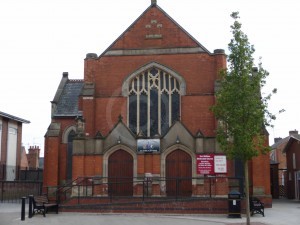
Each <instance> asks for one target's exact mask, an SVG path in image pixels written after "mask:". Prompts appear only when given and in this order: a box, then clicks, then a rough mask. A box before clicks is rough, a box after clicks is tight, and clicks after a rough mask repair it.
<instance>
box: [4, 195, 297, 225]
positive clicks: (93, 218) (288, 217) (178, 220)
mask: <svg viewBox="0 0 300 225" xmlns="http://www.w3.org/2000/svg"><path fill="white" fill-rule="evenodd" d="M299 215H300V201H292V200H274V201H273V207H272V208H267V209H265V217H263V216H261V215H254V216H253V217H251V224H252V225H287V224H288V225H299V224H300V220H299ZM19 224H20V225H26V224H30V225H35V224H36V225H46V224H47V225H48V224H51V225H60V224H64V225H82V224H87V225H102V224H103V225H107V224H109V225H119V224H122V225H156V224H159V225H182V224H188V225H196V224H197V225H242V224H243V225H244V224H246V218H245V215H242V218H227V215H211V214H210V215H203V214H196V215H195V214H192V215H178V214H172V215H166V214H116V213H111V214H110V213H106V214H97V213H67V212H62V213H59V214H55V213H49V214H47V215H46V217H43V216H42V215H35V216H34V217H32V218H28V204H27V205H26V218H25V220H24V221H21V204H11V203H0V225H19Z"/></svg>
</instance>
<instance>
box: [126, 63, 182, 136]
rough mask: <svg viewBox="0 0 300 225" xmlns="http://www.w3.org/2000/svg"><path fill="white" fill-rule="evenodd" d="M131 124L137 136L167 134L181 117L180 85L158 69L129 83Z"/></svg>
mask: <svg viewBox="0 0 300 225" xmlns="http://www.w3.org/2000/svg"><path fill="white" fill-rule="evenodd" d="M128 86H129V87H128V124H129V128H130V129H131V130H132V131H133V133H135V134H139V133H140V132H142V133H143V134H144V135H146V136H147V137H153V136H154V135H156V134H159V135H164V134H165V133H166V132H167V131H168V129H169V127H170V126H171V125H172V123H173V122H174V121H176V120H179V118H180V83H179V81H178V80H177V79H176V78H175V77H174V76H172V75H171V74H170V73H168V72H166V71H164V70H163V69H160V68H157V67H155V66H153V67H151V68H148V69H146V70H144V71H143V72H140V73H138V74H137V75H136V76H135V77H133V78H132V79H131V80H130V82H129V83H128Z"/></svg>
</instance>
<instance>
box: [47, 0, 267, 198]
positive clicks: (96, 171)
mask: <svg viewBox="0 0 300 225" xmlns="http://www.w3.org/2000/svg"><path fill="white" fill-rule="evenodd" d="M224 68H226V55H225V53H224V50H222V49H216V50H215V51H214V52H213V53H211V52H209V51H208V50H207V49H206V48H205V47H204V46H202V45H201V44H200V43H199V42H198V41H197V40H195V39H194V38H193V37H192V36H191V35H190V34H189V33H188V32H187V31H185V30H184V29H183V28H182V27H181V26H180V25H179V24H178V23H177V22H176V21H174V20H173V19H172V18H171V17H170V16H169V15H168V14H167V13H166V12H165V11H164V10H163V9H161V8H160V7H159V6H158V5H157V4H156V3H155V1H153V2H152V4H151V6H149V7H148V8H147V9H146V10H145V11H144V12H143V13H142V14H141V16H140V17H139V18H137V19H136V20H135V21H134V22H133V23H132V24H131V25H130V26H129V27H128V28H127V29H126V30H125V31H124V32H123V34H121V35H120V36H119V37H118V38H117V39H116V40H115V41H114V42H113V43H112V44H111V45H110V46H109V47H108V48H107V49H106V50H105V51H104V52H103V53H102V54H101V55H99V56H98V55H97V54H95V53H88V54H87V55H86V58H85V60H84V77H83V79H82V80H72V79H69V76H68V73H67V72H64V73H63V76H62V79H61V82H60V84H59V87H58V89H57V91H56V94H55V97H54V99H53V101H52V102H51V104H52V114H51V116H52V118H51V123H50V125H49V128H48V130H47V132H46V135H45V162H44V164H45V165H44V186H45V187H56V186H58V185H62V184H65V183H68V182H70V181H74V180H76V179H77V178H79V177H98V178H99V177H101V178H103V180H105V181H106V182H110V181H113V182H114V181H116V180H117V179H118V181H120V180H121V181H128V180H129V181H130V182H127V183H129V186H128V187H127V188H124V190H123V191H122V190H115V191H116V192H118V191H120V193H119V194H120V195H139V194H140V193H139V190H138V188H136V187H135V182H137V181H142V180H144V179H145V177H151V179H153V181H154V180H155V179H157V180H160V181H159V182H156V183H155V182H153V183H152V185H153V186H152V195H154V196H172V195H174V191H175V186H174V183H172V182H171V181H170V180H172V179H173V178H182V179H185V180H186V181H185V182H184V184H183V185H182V189H181V190H180V193H181V194H182V195H184V196H200V195H201V193H202V192H201V187H202V186H204V185H205V183H204V181H201V178H203V177H205V176H219V177H223V178H224V179H220V180H221V182H223V183H224V184H223V185H224V186H227V183H226V182H228V180H227V179H226V177H237V176H240V175H241V174H242V173H241V170H240V169H241V168H240V167H239V166H238V164H239V163H237V162H234V161H231V160H227V159H226V156H224V154H223V152H222V150H221V149H220V148H219V146H218V144H217V142H216V133H215V131H216V126H217V121H216V119H215V117H214V115H213V113H212V112H211V110H210V107H211V106H212V105H214V103H215V91H216V89H217V87H218V86H217V80H218V74H219V72H220V71H221V70H222V69H224ZM213 159H214V160H216V159H218V160H219V161H220V165H219V167H218V168H216V165H214V166H212V167H214V168H212V167H210V166H208V167H206V165H205V164H206V163H209V160H213ZM250 170H251V171H250V177H251V178H250V179H251V185H252V189H251V190H252V194H253V195H259V196H263V197H266V198H270V182H269V179H268V178H269V176H270V172H269V171H270V169H269V159H268V156H259V157H257V158H255V159H254V160H253V161H251V162H250ZM187 178H194V179H187ZM198 178H199V179H198ZM169 181H170V182H169ZM105 194H107V193H105V191H100V192H99V193H98V195H105ZM117 194H118V193H117ZM227 194H228V189H226V188H222V189H220V191H219V192H218V193H216V195H219V196H225V195H227Z"/></svg>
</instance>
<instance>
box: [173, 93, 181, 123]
mask: <svg viewBox="0 0 300 225" xmlns="http://www.w3.org/2000/svg"><path fill="white" fill-rule="evenodd" d="M179 101H180V96H179V94H178V92H174V93H173V94H172V122H175V121H177V120H179Z"/></svg>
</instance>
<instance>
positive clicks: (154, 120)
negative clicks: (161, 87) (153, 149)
mask: <svg viewBox="0 0 300 225" xmlns="http://www.w3.org/2000/svg"><path fill="white" fill-rule="evenodd" d="M155 134H158V91H157V89H156V88H155V89H152V90H151V91H150V136H151V137H152V136H154V135H155Z"/></svg>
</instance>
